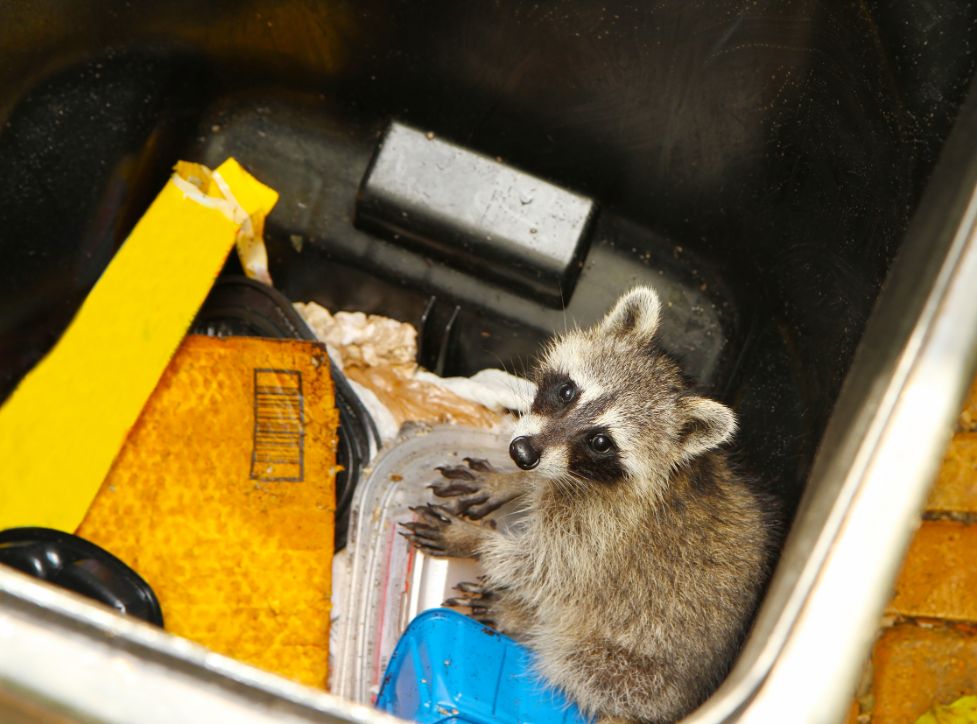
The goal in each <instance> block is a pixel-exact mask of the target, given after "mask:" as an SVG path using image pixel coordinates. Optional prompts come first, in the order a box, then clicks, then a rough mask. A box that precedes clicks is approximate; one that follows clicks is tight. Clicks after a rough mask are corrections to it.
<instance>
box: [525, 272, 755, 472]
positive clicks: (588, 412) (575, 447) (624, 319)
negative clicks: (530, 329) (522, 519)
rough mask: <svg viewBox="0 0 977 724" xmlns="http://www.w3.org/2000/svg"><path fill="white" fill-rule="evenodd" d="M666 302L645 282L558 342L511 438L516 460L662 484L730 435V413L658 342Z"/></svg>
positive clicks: (538, 467) (528, 466) (539, 467)
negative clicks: (690, 384)
mask: <svg viewBox="0 0 977 724" xmlns="http://www.w3.org/2000/svg"><path fill="white" fill-rule="evenodd" d="M660 309H661V305H660V303H659V301H658V295H657V294H656V293H655V292H654V290H652V289H650V288H647V287H644V288H642V287H639V288H636V289H633V290H632V291H630V292H628V293H627V294H625V295H624V296H623V297H622V298H621V299H620V300H619V301H618V303H617V304H616V305H615V307H614V309H612V310H611V312H610V313H609V314H608V315H607V316H606V317H605V318H604V320H603V321H601V322H600V323H598V324H597V325H596V326H594V327H593V328H591V329H588V330H583V331H578V332H570V333H568V334H566V335H564V336H563V337H560V338H558V339H557V340H556V341H554V342H553V343H552V345H551V346H550V348H549V349H548V350H547V352H546V353H545V355H544V357H543V360H542V363H541V365H540V367H539V369H538V370H537V375H536V383H537V393H536V397H535V399H534V400H533V404H532V407H531V409H530V412H529V413H528V414H527V415H525V416H523V418H522V419H520V421H519V422H518V423H517V425H516V430H515V434H514V437H513V440H512V443H511V444H510V446H509V454H510V455H511V457H512V459H513V460H514V461H515V462H516V464H517V465H519V467H521V468H523V469H524V470H533V471H534V472H535V473H536V474H537V475H539V476H541V477H544V478H549V479H554V480H557V479H572V480H577V481H584V482H588V483H594V484H601V485H614V484H618V483H621V482H626V481H631V482H633V483H635V484H638V485H652V486H657V485H660V484H662V483H664V481H666V480H667V478H668V476H669V475H670V474H671V472H672V470H673V469H675V468H676V467H678V466H680V465H682V464H684V463H686V462H688V461H689V460H691V459H693V458H694V457H696V456H698V455H701V454H702V453H704V452H706V451H708V450H711V449H713V448H715V447H717V446H719V445H721V444H722V443H724V442H726V441H727V440H728V439H729V438H730V437H732V435H733V433H734V432H735V429H736V419H735V416H734V415H733V412H732V411H731V410H730V409H729V408H727V407H725V406H724V405H722V404H720V403H718V402H715V401H713V400H709V399H706V398H704V397H700V396H698V395H694V394H692V393H691V392H690V391H689V390H688V389H687V387H686V385H685V382H684V381H683V378H682V375H681V373H680V371H679V369H678V367H677V366H676V365H675V363H674V362H673V361H672V360H671V359H669V358H668V357H667V356H665V355H663V354H662V353H661V352H660V351H659V350H658V348H657V345H656V344H655V334H656V332H657V330H658V319H659V314H660Z"/></svg>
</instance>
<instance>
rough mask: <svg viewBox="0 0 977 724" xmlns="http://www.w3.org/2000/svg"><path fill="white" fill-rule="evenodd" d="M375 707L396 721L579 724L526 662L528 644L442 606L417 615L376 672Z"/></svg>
mask: <svg viewBox="0 0 977 724" xmlns="http://www.w3.org/2000/svg"><path fill="white" fill-rule="evenodd" d="M377 707H378V708H380V709H382V710H383V711H386V712H388V713H390V714H393V715H394V716H398V717H400V718H401V719H410V720H413V721H416V722H425V723H427V722H430V723H433V722H444V723H446V724H447V723H449V722H450V723H454V722H457V723H458V724H462V723H466V722H471V723H472V724H494V723H496V722H502V723H507V722H511V723H512V724H531V723H534V722H538V723H539V724H585V723H586V722H587V721H588V720H587V719H586V718H585V717H584V716H583V715H582V714H581V713H580V710H579V709H577V707H576V706H574V705H573V704H571V703H570V702H568V701H567V700H566V698H565V697H564V696H563V695H562V694H561V693H560V692H559V691H557V690H555V689H553V688H550V687H547V686H546V685H545V684H544V683H543V682H542V681H541V680H540V679H539V677H538V676H537V675H536V674H535V673H534V671H533V668H532V654H531V653H530V652H529V650H528V649H526V648H524V647H523V646H521V645H520V644H517V643H516V642H515V641H513V640H512V639H510V638H509V637H508V636H504V635H502V634H500V633H498V632H497V631H493V630H492V629H490V628H487V627H485V626H483V625H482V624H480V623H478V622H477V621H475V620H474V619H471V618H468V617H467V616H463V615H461V614H460V613H457V612H455V611H451V610H449V609H446V608H435V609H431V610H429V611H425V612H423V613H421V614H419V615H418V616H417V617H416V618H415V619H414V620H413V621H411V623H410V625H409V626H408V627H407V630H406V631H404V633H403V635H402V636H401V637H400V641H398V642H397V647H396V649H394V653H393V657H392V658H391V659H390V663H389V664H388V665H387V671H386V674H385V675H384V677H383V682H382V686H381V688H380V695H379V697H378V698H377Z"/></svg>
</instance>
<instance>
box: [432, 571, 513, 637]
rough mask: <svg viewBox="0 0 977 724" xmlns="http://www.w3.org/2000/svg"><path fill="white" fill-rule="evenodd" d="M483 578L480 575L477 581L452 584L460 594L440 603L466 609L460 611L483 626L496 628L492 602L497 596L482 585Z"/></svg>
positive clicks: (496, 623) (496, 621)
mask: <svg viewBox="0 0 977 724" xmlns="http://www.w3.org/2000/svg"><path fill="white" fill-rule="evenodd" d="M484 580H485V578H484V576H480V577H479V583H474V582H471V581H465V582H463V583H459V584H458V585H457V586H454V590H455V591H458V592H459V593H460V594H461V595H459V596H454V597H452V598H449V599H447V600H445V602H444V603H442V604H441V605H442V606H449V607H451V608H460V609H467V610H462V613H464V614H465V615H467V616H470V617H471V618H473V619H475V620H476V621H478V622H479V623H481V624H484V625H485V626H491V627H492V628H495V629H497V628H498V627H499V625H498V616H497V615H496V611H495V608H494V604H495V603H497V601H498V597H497V596H496V594H495V592H494V591H492V590H491V589H489V588H486V587H485V586H484V585H483V582H484Z"/></svg>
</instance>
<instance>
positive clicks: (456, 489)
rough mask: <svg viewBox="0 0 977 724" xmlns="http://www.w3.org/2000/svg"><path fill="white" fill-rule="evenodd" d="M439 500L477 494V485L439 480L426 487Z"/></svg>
mask: <svg viewBox="0 0 977 724" xmlns="http://www.w3.org/2000/svg"><path fill="white" fill-rule="evenodd" d="M427 487H428V488H430V489H431V491H432V492H433V493H434V494H435V495H436V496H438V497H439V498H453V497H455V496H456V495H471V494H472V493H477V492H478V486H477V485H468V484H466V483H459V482H445V481H443V480H439V481H438V482H436V483H431V484H430V485H428V486H427Z"/></svg>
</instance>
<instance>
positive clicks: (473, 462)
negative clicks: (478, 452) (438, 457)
mask: <svg viewBox="0 0 977 724" xmlns="http://www.w3.org/2000/svg"><path fill="white" fill-rule="evenodd" d="M464 460H465V462H466V463H468V467H470V468H471V469H472V470H477V471H478V472H480V473H494V472H495V468H493V467H492V465H491V463H489V461H488V460H483V459H482V458H464Z"/></svg>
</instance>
